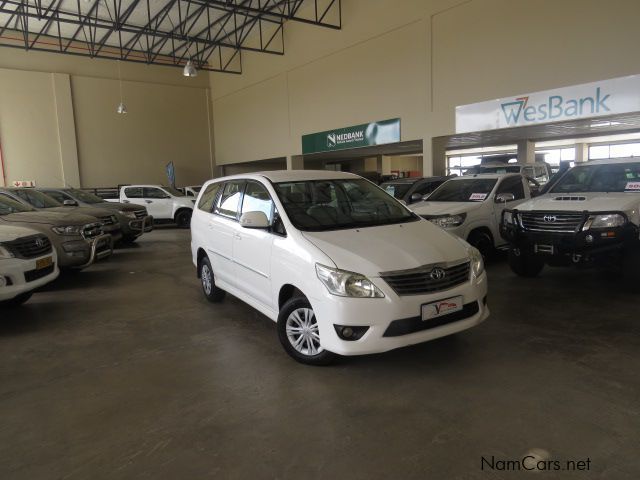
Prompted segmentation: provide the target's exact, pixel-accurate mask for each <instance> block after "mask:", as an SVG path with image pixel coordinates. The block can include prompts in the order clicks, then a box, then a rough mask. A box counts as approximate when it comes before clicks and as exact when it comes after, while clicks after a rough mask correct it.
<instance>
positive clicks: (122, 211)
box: [118, 210, 136, 218]
mask: <svg viewBox="0 0 640 480" xmlns="http://www.w3.org/2000/svg"><path fill="white" fill-rule="evenodd" d="M118 213H119V214H120V215H124V216H125V217H127V218H136V214H135V212H127V211H126V210H118Z"/></svg>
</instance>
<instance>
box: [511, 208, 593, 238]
mask: <svg viewBox="0 0 640 480" xmlns="http://www.w3.org/2000/svg"><path fill="white" fill-rule="evenodd" d="M519 216H520V222H521V224H522V228H524V229H525V230H531V231H534V232H565V233H573V232H576V231H577V230H578V229H579V228H580V226H581V225H582V223H583V221H584V216H583V214H582V213H579V212H576V213H566V212H565V213H556V212H520V213H519Z"/></svg>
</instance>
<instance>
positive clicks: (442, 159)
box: [422, 137, 447, 177]
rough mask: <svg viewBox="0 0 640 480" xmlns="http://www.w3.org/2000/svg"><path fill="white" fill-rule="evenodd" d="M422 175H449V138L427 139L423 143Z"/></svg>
mask: <svg viewBox="0 0 640 480" xmlns="http://www.w3.org/2000/svg"><path fill="white" fill-rule="evenodd" d="M422 142H423V143H422V150H423V152H424V153H423V156H422V175H424V176H425V177H431V176H433V175H436V176H443V175H446V174H447V137H435V138H429V139H427V138H425V139H424V140H423V141H422ZM429 154H430V155H429Z"/></svg>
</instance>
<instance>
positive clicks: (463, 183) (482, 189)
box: [427, 178, 498, 202]
mask: <svg viewBox="0 0 640 480" xmlns="http://www.w3.org/2000/svg"><path fill="white" fill-rule="evenodd" d="M497 181H498V179H496V178H462V179H460V180H449V181H448V182H444V183H443V184H442V185H440V186H439V187H438V188H437V189H436V190H435V191H434V192H433V193H432V194H431V195H429V198H428V200H427V201H429V202H482V201H484V200H486V199H487V198H488V197H489V194H490V193H491V191H492V190H493V187H495V185H496V182H497Z"/></svg>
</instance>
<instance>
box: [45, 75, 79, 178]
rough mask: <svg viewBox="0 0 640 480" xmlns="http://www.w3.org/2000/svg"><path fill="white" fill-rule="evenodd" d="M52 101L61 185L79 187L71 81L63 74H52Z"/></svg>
mask: <svg viewBox="0 0 640 480" xmlns="http://www.w3.org/2000/svg"><path fill="white" fill-rule="evenodd" d="M51 83H52V86H53V99H54V102H55V107H56V125H57V127H58V148H59V155H60V171H61V174H62V184H63V185H64V186H65V187H76V188H79V187H80V167H79V165H78V143H77V140H76V123H75V117H74V115H73V100H72V98H71V79H70V77H69V75H66V74H63V73H52V74H51Z"/></svg>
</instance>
